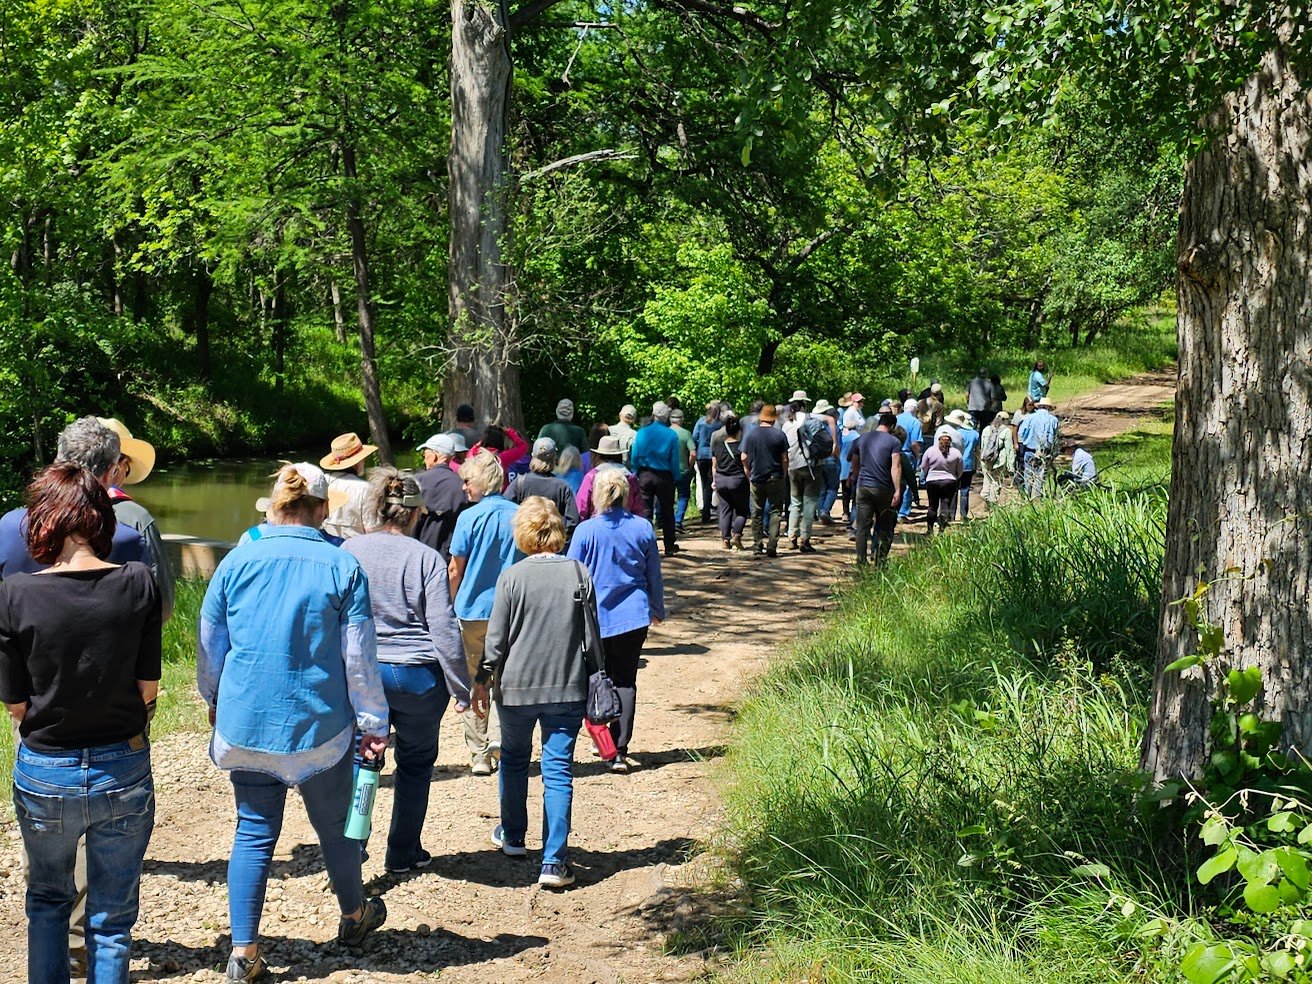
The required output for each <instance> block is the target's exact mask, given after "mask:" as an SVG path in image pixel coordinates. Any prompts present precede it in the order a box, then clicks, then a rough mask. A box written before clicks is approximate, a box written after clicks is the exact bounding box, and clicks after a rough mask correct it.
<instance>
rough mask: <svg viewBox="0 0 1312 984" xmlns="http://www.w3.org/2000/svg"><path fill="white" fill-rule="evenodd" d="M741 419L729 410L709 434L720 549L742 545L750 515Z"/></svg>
mask: <svg viewBox="0 0 1312 984" xmlns="http://www.w3.org/2000/svg"><path fill="white" fill-rule="evenodd" d="M742 430H743V428H742V423H741V422H740V421H739V420H738V418H737V417H735V416H734V415H733V414H729V416H727V417H725V418H724V426H723V427H721V428H720V429H719V430H718V431H716V432H715V433H714V434H713V435H712V436H711V472H712V474H713V475H714V482H715V491H716V492H718V493H719V498H720V538H721V539H722V540H723V541H724V549H725V550H728V549H730V548H731V547H732V548H733V549H735V550H741V549H742V548H743V528H744V527H745V526H746V525H747V518H748V516H750V515H751V501H750V500H751V489H750V488H749V487H748V485H747V476H746V475H744V474H743V462H742V458H741V457H740V456H739V452H740V451H741V450H742V441H741V437H742Z"/></svg>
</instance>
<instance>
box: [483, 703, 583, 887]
mask: <svg viewBox="0 0 1312 984" xmlns="http://www.w3.org/2000/svg"><path fill="white" fill-rule="evenodd" d="M583 710H584V701H581V700H580V701H575V702H573V703H566V704H522V705H520V706H518V707H511V706H509V705H506V704H502V703H500V702H498V703H497V711H498V713H499V714H500V716H501V826H502V828H503V829H504V830H505V834H506V840H507V841H510V842H512V843H523V841H524V835H525V834H526V833H527V832H528V762H529V758H530V757H531V756H532V753H533V726H534V725H535V724H538V723H541V726H542V863H543V864H564V863H565V854H566V851H567V849H568V845H569V827H570V816H571V811H572V809H573V806H574V742H575V741H576V740H577V739H578V736H579V728H581V727H582V726H583Z"/></svg>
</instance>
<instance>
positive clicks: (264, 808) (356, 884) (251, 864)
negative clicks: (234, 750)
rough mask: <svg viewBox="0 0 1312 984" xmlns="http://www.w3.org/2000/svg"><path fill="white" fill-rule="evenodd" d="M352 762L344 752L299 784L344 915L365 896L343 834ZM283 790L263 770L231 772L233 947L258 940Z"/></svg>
mask: <svg viewBox="0 0 1312 984" xmlns="http://www.w3.org/2000/svg"><path fill="white" fill-rule="evenodd" d="M352 762H353V756H352V754H351V752H350V751H348V752H347V753H346V754H345V755H343V756H342V758H341V761H340V762H338V763H337V764H336V765H334V766H333V767H332V768H331V769H328V770H327V771H326V772H320V773H319V774H318V775H317V776H311V777H310V778H309V779H307V780H305V782H303V783H301V785H300V786H299V787H298V788H299V789H300V791H301V799H302V800H304V801H305V813H306V815H307V816H308V817H309V818H310V825H311V826H312V827H314V832H315V833H316V834H317V835H318V836H319V846H320V848H321V849H322V850H323V864H324V867H325V868H327V869H328V877H329V879H331V881H332V885H333V893H334V894H335V895H336V896H337V904H338V906H339V907H340V908H341V910H342V913H343V914H346V913H351V912H354V911H355V910H356V909H358V908H360V904H361V902H362V901H363V899H364V888H363V885H362V883H361V880H360V861H361V855H360V842H359V841H353V840H347V838H346V835H345V833H344V831H345V829H346V813H347V810H348V809H350V805H351V767H352ZM288 788H289V787H288V786H286V785H284V784H283V782H282V781H281V780H278V779H275V778H274V777H273V776H269V775H265V774H264V773H262V772H242V771H240V770H237V771H234V772H233V773H232V791H233V794H234V795H235V797H236V800H237V833H236V835H235V836H234V837H233V839H232V856H231V857H230V858H229V859H228V918H229V920H230V921H231V924H232V945H233V946H234V947H239V946H249V945H250V944H252V943H255V942H257V941H258V939H259V935H260V912H261V911H262V910H263V909H264V889H265V887H266V886H267V885H268V882H269V865H270V864H271V863H272V861H273V849H274V846H275V845H276V844H277V843H278V835H279V834H280V833H282V815H283V808H284V807H285V806H286V804H287V790H288Z"/></svg>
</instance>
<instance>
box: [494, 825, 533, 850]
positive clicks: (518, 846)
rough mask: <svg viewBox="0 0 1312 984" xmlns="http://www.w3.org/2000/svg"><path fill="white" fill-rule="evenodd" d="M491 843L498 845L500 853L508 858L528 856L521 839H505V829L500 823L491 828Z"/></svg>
mask: <svg viewBox="0 0 1312 984" xmlns="http://www.w3.org/2000/svg"><path fill="white" fill-rule="evenodd" d="M492 843H493V844H495V845H496V846H497V847H499V848H500V849H501V853H502V854H504V855H505V856H506V857H508V858H523V857H527V856H528V848H527V847H525V846H524V842H523V841H522V840H521V841H519V842H515V841H510V840H506V831H505V829H504V828H503V827H502V826H501V824H497V825H496V826H495V827H493V828H492Z"/></svg>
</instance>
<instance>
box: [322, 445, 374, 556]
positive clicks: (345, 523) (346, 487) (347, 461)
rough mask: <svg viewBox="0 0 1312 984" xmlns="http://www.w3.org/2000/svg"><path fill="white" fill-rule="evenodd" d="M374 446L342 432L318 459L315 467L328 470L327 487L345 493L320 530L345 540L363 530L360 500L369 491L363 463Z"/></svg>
mask: <svg viewBox="0 0 1312 984" xmlns="http://www.w3.org/2000/svg"><path fill="white" fill-rule="evenodd" d="M377 450H378V448H377V447H375V446H374V445H372V444H365V443H364V442H363V441H361V440H360V438H359V436H357V435H356V434H342V435H341V436H339V437H335V438H333V444H332V448H331V449H330V450H329V451H328V453H327V454H326V455H324V456H323V457H322V458H321V459H320V460H319V467H320V468H322V469H323V470H324V471H326V472H327V473H328V488H329V489H331V490H332V491H334V492H345V493H346V504H345V505H344V506H342V507H340V508H339V509H336V510H334V511H333V512H332V513H330V514H329V516H328V518H327V519H325V520H324V522H323V531H324V532H325V533H327V534H328V535H330V536H339V537H341V538H342V539H343V540H349V539H350V538H351V537H353V536H360V535H361V534H363V533H364V531H365V528H364V500H365V496H366V495H368V493H369V483H368V482H366V481H365V480H364V463H365V459H367V458H368V457H369V456H370V455H371V454H373V453H374V452H375V451H377Z"/></svg>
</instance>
